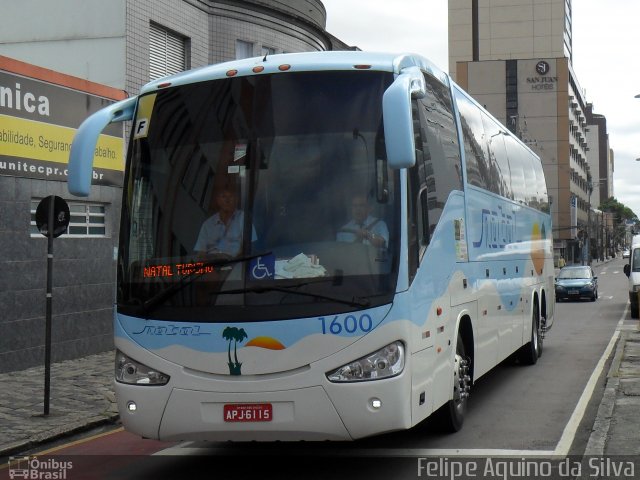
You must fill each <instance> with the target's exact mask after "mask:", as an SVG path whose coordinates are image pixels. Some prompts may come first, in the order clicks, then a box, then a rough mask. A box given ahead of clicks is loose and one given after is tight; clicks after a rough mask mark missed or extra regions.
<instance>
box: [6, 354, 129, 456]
mask: <svg viewBox="0 0 640 480" xmlns="http://www.w3.org/2000/svg"><path fill="white" fill-rule="evenodd" d="M114 355H115V353H114V352H113V351H110V352H105V353H101V354H98V355H91V356H88V357H84V358H79V359H76V360H66V361H64V362H60V363H53V364H51V392H50V402H49V415H48V416H46V417H45V416H44V415H43V412H44V366H42V367H34V368H29V369H27V370H21V371H17V372H10V373H2V374H0V456H6V455H10V454H13V453H16V454H17V453H21V452H24V451H26V450H28V449H30V448H32V447H34V446H37V445H38V444H40V443H42V442H45V441H47V440H53V439H55V438H58V437H61V436H63V435H66V434H70V433H72V432H78V431H81V430H85V429H87V428H90V427H93V426H97V425H100V424H102V423H106V422H113V421H116V420H117V419H118V412H117V408H116V404H115V395H114V394H113V387H112V385H111V382H112V379H113V361H114Z"/></svg>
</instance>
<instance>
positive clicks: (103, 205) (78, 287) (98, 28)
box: [0, 0, 349, 372]
mask: <svg viewBox="0 0 640 480" xmlns="http://www.w3.org/2000/svg"><path fill="white" fill-rule="evenodd" d="M24 19H30V21H29V22H25V21H24ZM3 20H4V22H3V28H2V29H1V30H0V56H2V57H1V58H0V100H2V102H1V103H2V104H1V105H0V107H2V108H1V109H0V119H3V121H4V119H10V120H8V121H11V122H14V123H12V124H11V125H22V124H21V123H20V122H21V121H22V120H21V119H20V118H17V119H15V120H14V117H19V116H16V115H15V110H16V108H15V101H14V100H15V99H17V98H20V101H21V102H22V103H21V104H20V105H21V107H22V111H21V112H20V113H21V114H26V113H29V112H25V108H24V107H25V105H26V106H28V108H29V109H31V108H32V107H35V108H37V107H38V103H37V101H36V100H37V98H38V97H39V96H40V94H38V93H37V92H36V90H37V88H45V89H47V88H49V89H57V88H59V87H60V88H62V89H65V90H70V89H76V90H78V95H85V96H87V95H88V97H87V98H89V99H88V100H87V99H85V98H84V97H82V98H80V97H78V98H74V99H72V100H70V101H68V102H66V103H62V104H56V107H55V108H56V109H58V110H57V111H58V114H60V115H62V116H63V117H64V114H63V113H60V112H61V111H73V112H75V111H76V106H75V103H78V104H87V105H89V107H90V108H89V109H88V110H85V111H84V113H83V114H82V115H80V117H82V118H84V117H86V116H87V115H88V114H89V113H91V112H93V111H95V110H97V109H98V108H100V106H101V105H102V104H103V103H104V102H108V101H113V100H116V99H119V98H124V97H126V96H127V95H129V94H131V95H135V94H136V93H137V92H138V90H139V89H140V87H141V86H142V85H144V84H145V83H147V82H148V81H150V80H152V79H155V78H158V77H160V76H164V75H167V74H171V73H175V72H178V71H182V70H187V69H191V68H197V67H200V66H204V65H208V64H211V63H219V62H223V61H227V60H233V59H236V58H244V57H250V56H257V55H271V54H274V53H284V52H299V51H313V50H342V49H347V48H349V47H348V46H347V45H345V44H344V43H342V42H340V41H339V40H338V39H336V38H335V37H333V36H331V35H330V34H329V33H327V32H326V31H325V25H326V12H325V9H324V5H323V4H322V2H321V1H320V0H294V1H285V0H218V1H213V0H109V1H108V2H105V1H103V0H84V1H82V2H78V1H76V0H58V1H56V2H42V1H39V0H25V1H22V2H8V4H7V5H3ZM8 65H13V66H15V65H19V68H18V70H17V71H14V70H12V68H10V67H8ZM34 72H35V73H34ZM61 79H62V80H61ZM61 81H62V83H60V82H61ZM32 82H35V84H32ZM38 82H39V83H38ZM83 82H84V83H83ZM49 84H51V85H49ZM32 85H36V86H37V88H36V87H32ZM69 85H71V86H69ZM27 87H29V88H31V90H27ZM84 87H86V88H84ZM83 88H84V89H83ZM87 89H88V90H87ZM16 92H18V93H16ZM34 92H35V93H34ZM3 95H4V96H3ZM43 95H44V94H43ZM32 96H33V99H32ZM94 97H95V98H94ZM9 99H11V102H13V103H12V106H11V107H9V106H8V103H9ZM25 99H27V100H26V102H27V103H26V104H25V103H24V102H25ZM52 102H53V100H52ZM52 105H53V103H52V104H51V105H50V108H54V107H53V106H52ZM82 118H73V119H72V120H71V123H69V119H67V118H66V117H65V120H64V121H62V120H61V122H62V123H61V124H60V125H55V127H61V128H62V127H63V126H64V127H65V128H71V129H74V128H77V126H78V125H79V123H80V121H81V120H82ZM65 122H66V123H65ZM4 125H5V124H4V123H3V127H4ZM7 125H8V124H7ZM20 128H22V127H20ZM33 128H36V130H34V134H33V135H34V139H36V141H37V139H38V137H39V136H40V131H39V130H38V128H39V127H33ZM0 130H3V128H0ZM4 130H6V135H5V133H3V135H4V136H6V137H7V138H9V136H11V138H12V139H16V138H18V137H16V136H15V135H13V133H11V132H14V133H15V132H18V131H19V128H18V127H15V128H13V127H12V128H5V129H4ZM119 135H120V142H121V143H120V151H119V152H118V155H117V159H116V158H115V157H114V158H113V159H111V160H112V161H111V164H110V165H109V166H110V167H114V168H111V169H107V170H106V171H105V172H107V173H109V172H110V173H111V174H113V175H115V177H113V175H112V176H111V177H108V178H112V177H113V178H115V180H114V181H109V182H107V181H103V182H100V181H99V180H100V179H98V180H97V181H96V183H95V184H94V186H93V187H92V191H91V195H90V196H89V197H88V198H82V199H78V198H74V197H73V196H71V195H69V194H68V192H67V189H66V183H65V177H64V175H62V174H60V175H58V176H56V177H55V178H53V177H52V176H48V177H47V176H46V175H44V174H43V175H41V176H38V175H32V174H30V172H29V171H28V170H29V168H31V166H32V165H33V166H34V167H33V168H36V170H37V169H38V168H39V166H40V164H39V163H38V162H44V163H43V164H42V165H44V166H43V167H42V168H43V172H46V171H47V170H46V166H47V165H54V164H55V165H58V167H57V168H58V170H59V171H60V172H63V171H64V163H60V162H65V161H66V160H65V159H66V156H67V155H68V152H62V151H56V152H54V151H47V149H46V147H45V148H44V150H45V151H44V153H43V158H32V157H34V156H35V154H33V153H29V152H26V153H25V152H22V153H19V152H17V150H16V146H15V145H11V146H8V144H9V143H11V142H8V141H7V142H4V140H3V142H0V148H4V150H0V212H1V214H2V219H3V220H2V224H1V226H0V250H1V251H2V253H3V255H2V258H1V259H0V372H6V371H13V370H19V369H23V368H27V367H30V366H33V365H39V364H42V363H43V359H44V325H45V287H46V240H45V239H44V237H42V236H41V235H40V234H39V233H38V232H37V229H36V226H35V220H34V214H35V208H36V205H37V204H38V202H39V200H40V199H42V198H44V197H45V196H48V195H51V194H54V195H58V196H60V197H62V198H64V199H66V200H67V202H68V203H69V204H70V206H71V207H72V208H71V216H72V227H73V229H72V230H70V231H69V233H68V234H65V235H62V236H61V237H60V238H58V239H56V240H55V241H54V242H55V243H54V245H55V253H54V280H53V347H52V359H53V360H54V361H58V360H63V359H69V358H77V357H80V356H83V355H87V354H91V353H97V352H100V351H104V350H107V349H110V348H113V342H112V335H113V330H112V328H113V327H112V318H113V303H114V297H115V289H114V288H115V287H114V284H115V259H116V254H117V251H116V249H117V238H118V222H119V215H120V196H121V194H122V170H123V160H122V159H123V158H124V149H125V148H126V145H124V144H125V143H126V142H124V141H123V140H122V138H123V135H122V131H120V132H119ZM2 138H4V137H2ZM65 138H66V137H65ZM57 141H59V142H62V143H65V142H66V143H67V144H68V143H69V142H70V139H68V140H64V141H63V140H57ZM16 142H19V139H18V140H16ZM14 143H15V142H14ZM5 147H6V148H5ZM54 150H55V149H54ZM63 153H64V155H63V156H64V157H65V159H63V158H62V157H61V156H60V155H61V154H63ZM46 162H54V163H46ZM118 162H119V163H118ZM116 164H117V165H116ZM24 165H27V167H26V169H27V171H24V170H21V169H22V168H23V166H24ZM60 165H62V166H60ZM5 167H6V168H5ZM3 168H4V170H3ZM9 168H12V170H11V171H9V170H8V169H9ZM36 173H37V172H36ZM101 174H102V175H106V173H104V172H101V171H97V173H96V175H101ZM94 178H95V176H94ZM104 178H105V179H106V178H107V177H106V176H105V177H104ZM82 229H84V230H82Z"/></svg>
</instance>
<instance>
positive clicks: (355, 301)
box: [217, 282, 371, 307]
mask: <svg viewBox="0 0 640 480" xmlns="http://www.w3.org/2000/svg"><path fill="white" fill-rule="evenodd" d="M308 283H315V282H308ZM306 284H307V283H305V284H302V285H306ZM299 286H301V285H295V286H292V287H276V286H272V285H271V286H261V287H248V288H239V289H236V290H222V291H220V292H218V293H217V295H235V294H241V293H266V292H283V293H293V294H295V295H303V296H305V297H312V298H318V299H321V300H329V301H331V302H338V303H343V304H345V305H349V306H351V307H368V306H369V305H370V304H371V302H370V301H369V300H368V299H366V298H362V297H351V298H350V299H349V298H339V297H334V296H329V295H321V294H319V293H312V292H303V291H300V290H296V289H295V288H297V287H299Z"/></svg>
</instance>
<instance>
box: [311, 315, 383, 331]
mask: <svg viewBox="0 0 640 480" xmlns="http://www.w3.org/2000/svg"><path fill="white" fill-rule="evenodd" d="M318 320H320V323H322V334H323V335H326V334H327V333H331V334H333V335H340V334H341V333H343V332H346V333H356V332H365V333H366V332H370V331H371V329H372V328H373V320H372V319H371V317H370V316H369V315H368V314H366V313H365V314H363V315H360V318H356V316H355V315H347V316H346V317H340V316H339V315H336V316H334V317H333V319H330V318H325V317H318Z"/></svg>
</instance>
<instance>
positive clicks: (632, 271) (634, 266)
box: [624, 235, 640, 318]
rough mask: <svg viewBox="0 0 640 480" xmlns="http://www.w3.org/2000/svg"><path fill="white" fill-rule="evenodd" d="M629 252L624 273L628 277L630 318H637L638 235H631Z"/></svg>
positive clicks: (639, 287) (639, 293)
mask: <svg viewBox="0 0 640 480" xmlns="http://www.w3.org/2000/svg"><path fill="white" fill-rule="evenodd" d="M629 252H630V254H629V263H627V264H626V265H625V266H624V273H625V274H626V275H627V277H629V301H630V302H631V318H638V296H640V235H635V236H634V237H633V240H632V241H631V248H630V249H629Z"/></svg>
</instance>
